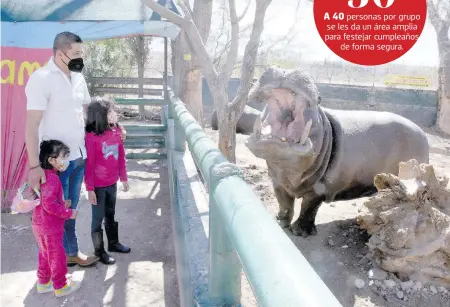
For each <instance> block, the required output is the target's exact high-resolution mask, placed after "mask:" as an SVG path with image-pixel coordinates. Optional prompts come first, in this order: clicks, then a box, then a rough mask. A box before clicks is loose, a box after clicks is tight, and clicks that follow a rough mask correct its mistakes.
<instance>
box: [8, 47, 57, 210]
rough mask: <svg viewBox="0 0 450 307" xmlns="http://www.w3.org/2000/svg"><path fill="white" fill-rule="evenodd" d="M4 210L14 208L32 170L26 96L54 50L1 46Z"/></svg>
mask: <svg viewBox="0 0 450 307" xmlns="http://www.w3.org/2000/svg"><path fill="white" fill-rule="evenodd" d="M1 51H2V60H1V83H2V95H1V97H2V113H1V116H2V121H1V125H2V129H1V133H2V143H1V144H2V147H1V152H2V178H1V180H2V182H1V186H2V208H6V207H10V205H11V200H12V198H13V197H14V196H15V194H16V191H17V189H18V188H19V187H20V186H21V185H22V183H23V182H24V181H25V179H26V178H25V177H26V175H27V171H28V164H27V159H28V158H27V153H26V149H25V120H26V109H27V108H26V103H27V101H26V96H25V85H26V83H27V81H28V78H29V76H30V75H31V74H32V73H33V71H35V70H36V69H38V68H39V67H41V66H43V65H45V63H46V62H47V61H48V60H49V59H50V57H51V55H52V49H27V48H18V47H1Z"/></svg>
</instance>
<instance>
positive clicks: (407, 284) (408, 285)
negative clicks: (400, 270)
mask: <svg viewBox="0 0 450 307" xmlns="http://www.w3.org/2000/svg"><path fill="white" fill-rule="evenodd" d="M413 285H414V282H413V281H412V280H409V281H405V282H402V283H401V284H400V287H401V288H402V290H403V291H406V290H410V289H411V288H412V287H413Z"/></svg>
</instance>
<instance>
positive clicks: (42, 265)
mask: <svg viewBox="0 0 450 307" xmlns="http://www.w3.org/2000/svg"><path fill="white" fill-rule="evenodd" d="M33 232H34V236H35V237H36V240H37V242H38V245H39V256H38V271H37V277H38V280H39V283H40V284H46V283H48V282H49V281H50V280H51V281H52V282H53V288H54V289H55V290H58V289H61V288H62V287H64V285H65V284H66V282H67V280H66V274H67V260H66V252H65V251H64V246H63V234H64V233H63V232H61V233H56V234H44V233H41V232H40V231H36V230H35V229H33Z"/></svg>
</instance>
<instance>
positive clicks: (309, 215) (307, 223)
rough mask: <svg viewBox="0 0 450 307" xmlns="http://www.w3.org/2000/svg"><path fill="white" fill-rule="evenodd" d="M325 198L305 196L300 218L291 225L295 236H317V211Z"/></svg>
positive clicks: (311, 195)
mask: <svg viewBox="0 0 450 307" xmlns="http://www.w3.org/2000/svg"><path fill="white" fill-rule="evenodd" d="M324 200H325V198H324V197H323V196H316V195H313V194H309V195H304V196H303V200H302V208H301V210H300V216H299V217H298V219H297V220H296V221H295V222H294V223H293V224H292V225H291V227H290V230H291V231H292V234H293V235H294V236H302V237H305V238H306V237H309V236H310V235H312V236H314V235H316V234H317V229H316V226H315V221H316V215H317V211H318V210H319V207H320V204H321V203H322V201H324Z"/></svg>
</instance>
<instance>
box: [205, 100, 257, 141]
mask: <svg viewBox="0 0 450 307" xmlns="http://www.w3.org/2000/svg"><path fill="white" fill-rule="evenodd" d="M261 116H263V118H264V115H263V114H261V112H260V111H258V110H256V109H254V108H252V107H250V106H248V105H246V106H245V108H244V112H243V113H242V115H241V117H239V120H238V122H237V124H236V133H240V134H244V135H250V134H251V133H252V132H253V127H254V125H255V121H256V119H257V118H259V117H261ZM211 128H212V130H217V129H219V125H218V123H217V111H216V110H214V111H213V113H212V114H211Z"/></svg>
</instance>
